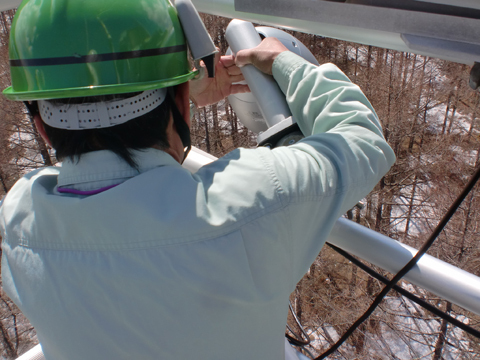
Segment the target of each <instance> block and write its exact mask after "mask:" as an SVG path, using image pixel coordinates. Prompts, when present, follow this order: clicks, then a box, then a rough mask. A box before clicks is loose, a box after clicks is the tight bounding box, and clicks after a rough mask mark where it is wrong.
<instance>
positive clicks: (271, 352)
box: [0, 52, 394, 360]
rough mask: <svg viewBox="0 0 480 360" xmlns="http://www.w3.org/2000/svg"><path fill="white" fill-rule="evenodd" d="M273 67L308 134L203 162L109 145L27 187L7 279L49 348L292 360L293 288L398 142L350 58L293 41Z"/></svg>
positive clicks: (93, 355)
mask: <svg viewBox="0 0 480 360" xmlns="http://www.w3.org/2000/svg"><path fill="white" fill-rule="evenodd" d="M273 75H274V77H275V79H276V80H277V82H278V83H279V85H280V87H281V89H282V91H283V92H284V93H285V94H286V97H287V101H288V104H289V106H290V108H291V110H292V113H293V115H294V117H295V119H296V120H297V121H298V123H299V125H300V128H301V130H302V131H303V133H304V134H307V135H311V136H308V137H307V138H305V139H304V140H303V141H301V142H299V143H297V144H295V145H293V146H290V147H282V148H277V149H274V150H269V149H267V148H258V149H237V150H235V151H232V152H231V153H229V154H228V155H226V156H224V157H223V158H221V159H219V160H218V161H215V162H213V163H211V164H209V165H206V166H204V167H202V168H201V169H200V170H199V171H198V172H197V173H195V174H192V173H190V172H189V171H187V170H185V169H184V168H182V167H181V166H180V164H178V163H177V162H176V161H175V160H174V159H173V158H172V157H170V156H169V155H168V154H166V153H165V152H162V151H159V150H155V149H149V150H146V151H137V152H135V156H136V159H137V162H138V163H139V165H140V171H139V172H137V171H136V170H134V169H132V168H130V167H129V166H128V165H127V164H126V163H125V162H123V161H122V160H120V159H119V158H118V157H117V156H116V155H114V154H113V153H110V152H108V151H98V152H92V153H88V154H86V155H83V156H82V158H81V160H80V162H79V163H72V162H71V161H65V162H64V163H63V165H62V167H50V168H46V169H41V170H37V171H33V172H31V173H29V174H28V175H26V176H24V177H23V178H22V179H21V180H19V181H18V182H17V184H16V185H15V186H14V187H13V188H12V190H11V191H10V192H9V194H8V195H7V197H6V198H5V200H4V202H3V206H2V207H1V210H0V227H1V232H2V237H3V244H2V249H3V260H2V277H3V286H4V289H5V291H6V292H7V294H8V295H9V296H10V297H11V298H12V300H13V301H14V302H15V303H16V304H17V305H18V306H19V307H20V309H21V310H22V311H23V312H24V314H25V315H26V316H27V317H28V318H29V320H30V321H31V323H32V324H33V326H34V327H35V329H36V330H37V334H38V338H39V340H40V342H41V344H42V347H43V351H44V354H45V357H46V358H47V359H56V360H66V359H68V360H76V359H78V360H85V359H89V360H93V359H99V360H100V359H101V360H110V359H116V360H119V359H169V360H171V359H182V360H185V359H199V360H226V359H239V360H240V359H241V360H253V359H258V360H280V359H283V357H284V339H283V336H284V330H285V323H286V318H287V308H288V298H289V295H290V293H291V292H292V290H294V288H295V284H296V283H297V282H298V281H299V280H300V279H301V277H302V276H303V275H304V274H305V272H306V271H307V270H308V268H309V266H310V264H312V262H313V261H314V259H315V257H316V256H317V254H318V253H319V251H320V249H321V248H322V246H323V244H324V243H325V240H326V238H327V235H328V234H329V232H330V230H331V228H332V226H333V224H334V222H335V220H336V219H337V218H339V217H340V216H341V215H342V214H343V213H345V212H346V211H347V210H348V209H349V208H351V207H352V206H354V205H355V203H356V202H357V201H358V200H360V199H362V198H363V197H365V195H367V194H368V193H369V192H370V191H371V190H372V189H373V187H374V186H375V184H376V183H377V182H378V181H379V180H380V179H381V177H382V176H383V175H384V174H385V173H386V172H387V171H388V169H389V168H390V166H391V165H392V164H393V162H394V154H393V152H392V150H391V148H390V147H389V146H388V145H387V143H386V142H385V140H384V138H383V135H382V130H381V126H380V123H379V121H378V119H377V116H376V114H375V112H374V110H373V109H372V107H371V105H370V104H369V102H368V101H367V99H366V98H365V96H364V95H363V94H362V92H361V91H360V89H359V88H358V87H357V86H356V85H354V84H352V83H351V82H350V81H349V80H348V78H347V77H346V76H345V75H344V74H343V73H342V72H341V71H340V70H339V69H338V68H337V67H335V66H334V65H331V64H327V65H323V66H320V67H316V66H314V65H311V64H310V63H307V62H305V61H304V60H303V59H301V58H299V57H297V56H296V55H294V54H292V53H288V52H285V53H282V54H281V55H280V56H278V58H277V59H276V60H275V63H274V67H273ZM117 184H118V185H117ZM109 185H117V186H116V187H113V188H111V189H109V190H106V191H103V192H101V193H99V194H96V195H90V196H85V195H73V194H60V193H59V192H58V187H64V188H70V189H78V190H84V191H86V190H95V189H98V188H101V187H105V186H109Z"/></svg>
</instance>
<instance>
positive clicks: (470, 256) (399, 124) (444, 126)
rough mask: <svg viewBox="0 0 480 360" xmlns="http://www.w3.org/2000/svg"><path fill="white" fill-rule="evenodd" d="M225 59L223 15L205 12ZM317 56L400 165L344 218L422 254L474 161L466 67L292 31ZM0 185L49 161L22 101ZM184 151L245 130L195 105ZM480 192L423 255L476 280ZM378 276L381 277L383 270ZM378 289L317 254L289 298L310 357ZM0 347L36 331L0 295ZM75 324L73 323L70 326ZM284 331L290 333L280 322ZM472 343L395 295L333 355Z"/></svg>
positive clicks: (464, 353) (465, 318) (9, 351)
mask: <svg viewBox="0 0 480 360" xmlns="http://www.w3.org/2000/svg"><path fill="white" fill-rule="evenodd" d="M12 16H13V12H4V13H1V17H0V26H1V31H0V56H1V61H0V67H1V71H2V76H1V78H0V85H1V86H0V87H1V89H4V88H5V87H7V86H8V85H9V82H10V78H9V71H8V62H7V60H8V51H7V47H8V33H9V24H10V22H11V18H12ZM204 20H205V23H206V25H207V28H208V29H209V31H210V33H211V35H212V38H213V39H214V41H215V42H216V45H217V46H218V47H219V48H220V50H221V52H222V53H225V51H226V49H227V47H228V45H227V43H226V41H225V38H224V29H225V27H226V26H227V25H228V22H229V19H224V18H219V17H213V16H204ZM292 34H293V35H294V36H296V37H297V38H298V39H299V40H300V41H302V42H303V43H304V44H305V45H306V46H307V47H308V48H309V49H310V50H311V52H312V53H313V54H314V55H315V56H316V57H317V59H318V61H319V62H320V63H325V62H332V63H334V64H336V65H337V66H339V67H340V68H341V69H342V70H343V71H344V72H345V73H346V74H347V75H348V76H349V77H350V79H351V80H352V81H353V82H355V83H357V84H358V85H359V86H360V87H361V88H362V89H363V90H364V92H365V93H366V95H367V97H368V98H369V99H370V101H371V102H372V104H373V106H374V108H375V109H376V111H377V113H378V115H379V117H380V119H381V121H382V124H383V127H384V133H385V137H386V138H387V140H388V141H389V143H390V144H391V146H392V148H393V149H394V150H395V153H396V155H397V162H396V164H395V165H394V167H393V168H392V169H391V171H390V172H389V173H388V174H387V175H386V176H385V177H384V178H383V179H382V180H381V182H380V183H379V184H378V185H377V187H376V188H375V190H374V191H373V192H372V193H371V194H370V195H369V196H368V197H367V198H366V199H363V200H362V205H361V206H358V207H356V208H354V209H352V211H351V212H350V213H349V214H348V215H346V216H349V217H350V218H351V219H353V220H354V221H357V222H359V223H360V224H362V225H364V226H367V227H369V228H371V229H374V230H375V231H379V232H381V233H383V234H385V235H387V236H389V237H391V238H393V239H396V240H399V241H401V242H404V243H406V244H408V245H410V246H413V247H416V248H419V247H420V246H421V244H422V243H423V242H424V241H425V240H426V239H427V237H428V236H429V234H430V232H431V231H432V229H433V228H434V227H435V226H436V224H437V222H438V221H439V219H440V218H441V217H442V216H443V214H444V213H445V212H446V209H447V208H448V207H449V206H450V204H451V203H452V201H453V200H454V199H455V197H456V196H457V195H458V194H459V193H460V191H461V189H462V188H463V186H464V185H465V184H466V182H467V181H468V179H469V177H470V175H471V174H472V173H473V171H474V169H475V168H476V167H477V166H478V165H479V163H480V118H479V115H478V114H479V113H480V109H479V93H478V92H475V91H473V90H472V89H470V88H469V87H468V79H469V71H470V69H469V67H467V66H466V65H462V64H457V63H451V62H447V61H443V60H439V59H434V58H429V57H424V56H420V55H415V54H411V53H401V52H396V51H391V50H386V49H380V48H375V47H371V46H364V45H358V44H354V43H347V42H342V41H339V40H334V39H328V38H322V37H319V36H314V35H308V34H303V33H292ZM0 112H1V119H2V121H1V122H0V129H1V130H0V142H1V146H0V181H1V191H2V192H3V193H6V192H7V191H8V189H10V187H11V186H12V185H13V184H14V182H15V181H16V180H17V179H18V178H19V177H21V176H22V174H24V173H26V172H28V171H30V170H32V169H35V168H38V167H42V166H45V165H52V164H55V163H56V159H55V157H54V156H53V153H52V152H51V151H49V149H48V148H47V146H46V144H45V143H44V142H43V141H42V140H41V138H40V137H39V135H38V134H37V132H36V131H35V129H34V127H33V126H32V122H31V121H30V119H29V118H28V117H27V116H26V114H25V109H24V108H23V105H22V104H21V103H16V102H9V101H7V100H6V99H4V98H3V97H0ZM191 132H192V137H193V144H194V145H195V146H197V147H199V148H201V149H203V150H205V151H207V152H209V153H211V154H213V155H215V156H222V155H223V154H225V153H227V152H228V151H230V150H232V149H234V148H236V147H239V146H244V147H252V146H255V144H256V143H255V136H254V134H252V133H250V132H249V131H247V129H246V128H245V127H244V126H243V125H242V124H241V123H240V122H239V121H238V120H237V118H236V115H235V113H234V112H233V111H232V109H231V107H230V106H229V104H228V102H227V101H224V102H221V103H219V104H217V105H214V106H209V107H206V108H204V109H200V110H199V111H198V112H197V114H196V115H195V118H194V120H193V121H192V129H191ZM479 202H480V193H479V190H478V187H476V188H475V189H474V191H473V192H471V193H470V194H469V195H468V197H467V199H466V201H465V202H464V203H463V204H462V206H461V208H460V210H459V211H458V212H457V213H456V215H455V216H454V218H453V219H452V221H451V222H450V223H449V224H448V226H447V228H446V229H445V231H443V232H442V234H441V235H440V237H439V238H438V240H437V241H436V243H435V244H434V246H433V247H432V248H431V249H430V251H429V254H430V255H433V256H436V257H438V258H440V259H441V260H443V261H446V262H448V263H450V264H453V265H455V266H458V267H460V268H462V269H465V270H467V271H469V272H471V273H473V274H475V275H477V276H480V254H479V252H480V250H479V242H480V234H479V232H480V229H479V226H480V213H479V208H480V206H479ZM377 271H378V272H380V273H381V274H383V275H385V276H387V277H389V276H390V274H387V273H385V272H384V271H382V270H381V269H377ZM402 286H403V287H404V288H406V289H408V290H410V291H412V292H414V293H415V294H416V295H417V296H419V297H421V298H423V299H424V300H426V301H428V302H429V303H431V304H432V305H434V306H436V307H438V308H439V309H441V310H442V311H446V312H447V313H449V314H450V315H452V316H454V317H456V318H457V319H459V320H461V321H462V322H464V323H468V324H469V325H471V326H472V327H474V328H476V329H480V324H479V321H480V317H479V316H477V315H475V314H472V313H469V312H467V311H465V310H464V309H462V308H459V307H457V306H456V305H454V304H451V303H449V302H446V301H444V300H442V299H439V298H438V297H436V296H435V295H432V294H430V293H428V292H426V291H425V290H423V289H421V288H418V287H416V286H414V285H412V284H409V283H406V282H403V283H402ZM382 287H383V285H382V284H381V283H380V282H379V281H377V280H375V279H373V278H371V277H369V276H368V275H366V274H365V273H363V271H362V270H360V269H358V268H357V267H356V266H354V265H352V264H351V263H350V262H349V261H348V260H346V259H345V258H343V257H341V256H340V255H338V254H336V253H335V252H333V251H332V250H330V249H329V248H327V247H325V248H324V250H323V251H322V253H321V254H320V256H319V257H318V258H317V260H316V261H315V263H314V264H313V265H312V266H311V269H310V271H309V273H308V274H307V275H306V276H305V277H304V279H303V280H302V281H301V282H300V283H299V284H298V286H297V289H296V291H295V293H293V294H292V297H291V299H292V304H293V309H294V312H295V314H296V315H297V316H298V318H299V319H300V320H301V322H302V324H303V326H304V327H305V330H306V333H307V335H308V336H309V337H310V338H311V339H312V343H311V346H309V347H307V349H309V351H310V352H311V353H312V354H313V355H318V354H320V353H322V352H323V351H324V350H325V349H327V348H328V346H329V344H331V343H333V342H334V341H335V340H336V339H337V338H338V337H339V336H341V335H342V334H343V332H344V331H345V330H346V329H347V328H348V327H349V325H350V324H352V323H353V322H354V321H355V320H356V319H357V318H358V317H359V316H360V315H361V314H362V313H363V311H364V310H365V309H366V308H367V307H368V306H369V304H370V303H371V301H372V299H373V297H374V296H375V295H376V294H377V293H378V292H379V290H380V289H381V288H382ZM0 299H1V301H0V309H1V313H0V314H1V315H0V349H1V350H0V351H1V356H2V358H4V359H15V358H16V357H18V356H19V355H21V354H22V353H23V352H25V351H26V350H28V349H29V348H31V347H32V346H33V345H34V344H35V343H36V337H35V331H34V329H33V328H32V326H31V325H30V324H29V323H28V321H27V320H26V319H25V318H24V317H23V316H22V314H21V312H20V311H19V309H18V308H17V307H16V306H15V305H14V304H13V303H12V302H11V301H10V300H9V299H8V298H7V296H6V295H5V294H4V293H3V292H0ZM73 325H74V324H72V326H73ZM289 326H290V328H291V329H292V330H293V331H294V332H297V333H299V329H298V328H297V326H296V325H295V323H294V322H293V317H292V316H291V315H290V317H289ZM478 344H479V340H478V339H476V338H474V337H472V336H470V335H468V334H466V333H464V332H463V331H461V330H459V329H458V328H455V327H454V326H452V325H449V324H447V323H446V322H445V321H443V320H441V319H439V318H437V317H435V316H433V315H432V314H431V313H429V312H428V311H426V310H423V309H422V308H421V307H419V306H418V305H416V304H414V303H412V302H410V300H408V299H406V298H404V297H402V296H400V295H399V294H397V293H396V292H395V291H392V292H390V293H389V294H388V296H387V298H386V299H385V300H384V301H383V302H382V304H381V305H380V306H379V308H378V309H377V310H376V311H375V312H374V314H373V315H372V316H371V317H370V318H369V319H368V320H367V321H366V322H365V323H364V324H362V325H361V326H360V328H359V329H358V330H357V331H355V333H354V334H353V336H351V337H350V338H349V340H348V341H347V342H346V344H344V345H343V346H342V347H341V348H340V350H339V351H338V352H336V353H335V354H334V355H332V356H331V357H330V359H365V360H366V359H434V360H439V359H478V358H480V346H479V345H478Z"/></svg>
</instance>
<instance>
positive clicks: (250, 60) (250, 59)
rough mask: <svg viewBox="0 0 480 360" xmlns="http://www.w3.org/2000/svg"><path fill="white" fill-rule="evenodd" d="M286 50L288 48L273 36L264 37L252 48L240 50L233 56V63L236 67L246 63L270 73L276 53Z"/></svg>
mask: <svg viewBox="0 0 480 360" xmlns="http://www.w3.org/2000/svg"><path fill="white" fill-rule="evenodd" d="M284 51H288V49H287V48H286V47H285V46H284V45H283V44H282V43H281V42H280V40H278V39H276V38H274V37H267V38H265V39H264V40H263V41H262V42H261V43H260V45H258V46H256V47H254V48H252V49H245V50H240V51H239V52H237V55H236V57H235V63H236V64H237V66H238V67H242V66H245V65H248V64H252V65H254V66H255V67H256V68H257V69H259V70H260V71H262V72H264V73H265V74H269V75H272V65H273V61H274V60H275V58H276V57H277V56H278V54H280V53H282V52H284Z"/></svg>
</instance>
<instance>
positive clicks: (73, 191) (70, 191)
mask: <svg viewBox="0 0 480 360" xmlns="http://www.w3.org/2000/svg"><path fill="white" fill-rule="evenodd" d="M118 185H119V184H115V185H110V186H105V187H102V188H100V189H96V190H90V191H83V190H76V189H68V188H58V189H57V190H58V192H59V193H66V194H75V195H95V194H99V193H101V192H104V191H107V190H109V189H111V188H114V187H115V186H118Z"/></svg>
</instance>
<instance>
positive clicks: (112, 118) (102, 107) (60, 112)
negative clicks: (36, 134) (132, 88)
mask: <svg viewBox="0 0 480 360" xmlns="http://www.w3.org/2000/svg"><path fill="white" fill-rule="evenodd" d="M166 95H167V89H166V88H162V89H155V90H148V91H144V92H143V93H141V94H139V95H137V96H133V97H130V98H126V99H121V100H111V101H105V102H98V103H88V104H58V103H52V102H50V101H48V100H38V109H39V111H40V116H41V117H42V120H43V121H44V122H45V123H46V124H47V125H50V126H52V127H54V128H59V129H68V130H84V129H97V128H105V127H110V126H115V125H120V124H123V123H125V122H127V121H129V120H132V119H135V118H137V117H139V116H142V115H144V114H146V113H148V112H150V111H152V110H153V109H155V108H156V107H158V106H159V105H160V104H162V103H163V101H164V100H165V97H166Z"/></svg>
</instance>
